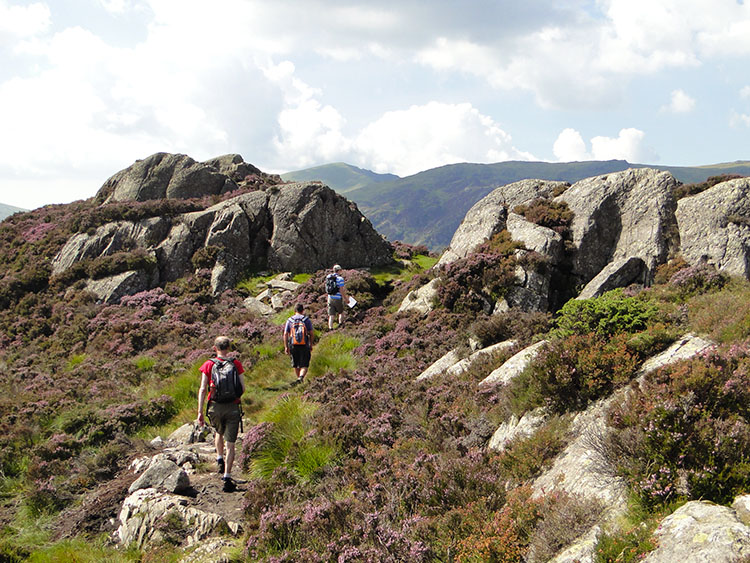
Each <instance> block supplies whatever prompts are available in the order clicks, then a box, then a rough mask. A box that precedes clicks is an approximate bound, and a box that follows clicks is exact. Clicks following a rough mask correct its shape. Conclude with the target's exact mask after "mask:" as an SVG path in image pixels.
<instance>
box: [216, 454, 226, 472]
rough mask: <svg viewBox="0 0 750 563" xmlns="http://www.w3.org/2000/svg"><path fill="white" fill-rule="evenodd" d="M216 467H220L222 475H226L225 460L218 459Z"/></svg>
mask: <svg viewBox="0 0 750 563" xmlns="http://www.w3.org/2000/svg"><path fill="white" fill-rule="evenodd" d="M216 465H218V466H219V473H220V474H222V475H224V467H225V465H224V458H222V459H217V460H216Z"/></svg>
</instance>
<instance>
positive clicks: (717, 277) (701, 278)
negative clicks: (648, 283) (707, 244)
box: [669, 263, 728, 301]
mask: <svg viewBox="0 0 750 563" xmlns="http://www.w3.org/2000/svg"><path fill="white" fill-rule="evenodd" d="M727 281H728V277H727V276H726V275H724V274H722V273H720V272H718V271H717V270H716V268H714V267H713V266H712V265H710V264H705V263H701V264H698V265H696V266H688V267H687V268H682V269H681V270H679V271H678V272H676V273H675V274H674V275H673V276H672V277H671V278H670V279H669V285H670V286H672V288H674V290H675V299H677V300H681V301H684V300H685V299H687V298H688V297H691V296H693V295H697V294H700V293H709V292H713V291H716V290H718V289H721V288H722V287H724V285H725V284H726V283H727Z"/></svg>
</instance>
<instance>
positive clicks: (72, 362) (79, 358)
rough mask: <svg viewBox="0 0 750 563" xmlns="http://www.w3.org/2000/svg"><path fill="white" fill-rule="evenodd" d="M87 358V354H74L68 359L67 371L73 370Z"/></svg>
mask: <svg viewBox="0 0 750 563" xmlns="http://www.w3.org/2000/svg"><path fill="white" fill-rule="evenodd" d="M85 359H86V354H73V355H72V356H71V357H70V358H69V359H68V364H67V365H66V366H65V369H66V371H72V370H73V369H74V368H75V367H76V366H78V365H80V364H82V363H83V361H84V360H85Z"/></svg>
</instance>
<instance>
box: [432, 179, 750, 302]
mask: <svg viewBox="0 0 750 563" xmlns="http://www.w3.org/2000/svg"><path fill="white" fill-rule="evenodd" d="M566 186H567V184H564V183H561V182H544V181H542V180H524V181H522V182H516V183H514V184H509V185H507V186H503V187H500V188H497V189H496V190H494V191H493V192H492V193H490V194H489V195H488V196H486V197H485V198H484V199H482V200H480V201H479V202H477V203H476V204H475V205H474V206H473V207H472V208H471V209H470V210H469V212H468V213H467V214H466V217H465V218H464V221H463V222H462V223H461V225H460V227H459V228H458V230H457V231H456V233H455V235H454V237H453V239H452V240H451V244H450V247H449V248H448V249H447V250H446V251H445V252H444V253H443V255H442V256H441V258H440V260H439V261H438V265H445V264H449V263H451V262H454V261H455V260H458V259H461V258H464V257H466V256H468V255H469V254H471V253H472V252H474V251H475V250H476V248H477V247H478V246H479V245H480V244H482V243H483V242H484V241H486V240H487V239H489V238H490V237H491V236H493V235H494V234H496V233H498V232H500V231H502V230H504V229H505V230H507V231H508V232H509V233H510V235H511V237H512V239H513V240H515V241H517V242H520V243H522V245H523V250H521V251H520V254H523V253H524V252H532V251H533V252H536V253H538V254H540V255H542V256H543V257H544V259H545V261H546V263H547V264H548V265H549V267H547V268H545V269H543V270H542V271H541V272H540V271H529V270H525V269H523V268H520V269H519V271H517V272H516V282H515V283H514V284H513V285H512V287H510V288H508V290H507V292H506V295H505V298H504V299H502V300H500V301H498V302H497V303H495V304H494V309H495V311H496V312H501V311H506V310H508V309H511V308H514V309H522V310H525V311H545V310H553V309H554V308H555V307H557V306H560V305H561V304H562V303H563V302H564V301H566V300H567V299H569V298H571V297H573V296H574V295H570V293H571V292H572V288H573V287H581V286H586V287H585V289H584V290H583V292H582V293H580V294H579V298H581V299H589V298H592V297H596V296H598V295H601V294H602V293H604V292H605V291H608V290H610V289H614V288H617V287H625V286H627V285H630V284H642V285H649V284H650V283H651V281H652V280H653V276H654V273H655V269H656V267H657V266H659V265H661V264H664V263H665V262H666V261H667V260H668V259H669V258H672V257H674V256H676V255H678V254H681V255H682V256H683V258H685V260H687V262H688V263H690V264H691V265H696V264H698V263H700V262H708V263H709V264H712V265H714V266H716V268H717V269H719V270H721V271H723V272H725V273H727V274H729V275H736V276H743V277H745V278H750V178H740V179H735V180H729V181H725V182H722V183H720V184H717V185H716V186H714V187H713V188H710V189H708V190H706V191H704V192H702V193H700V194H697V195H694V196H689V197H685V198H683V199H681V200H679V202H678V201H677V200H676V198H675V195H674V191H675V188H676V187H677V186H678V182H677V181H676V180H675V179H674V177H673V176H672V175H671V174H670V173H668V172H663V171H660V170H653V169H648V168H637V169H629V170H625V171H622V172H617V173H613V174H606V175H603V176H597V177H594V178H587V179H585V180H581V181H579V182H576V183H575V184H573V185H572V186H570V187H568V188H567V189H564V188H565V187H566ZM563 190H564V191H563ZM560 191H562V193H560V195H557V196H555V195H554V194H556V193H558V192H560ZM540 198H541V199H547V200H552V201H555V202H558V203H565V204H567V206H568V208H569V209H570V211H571V212H572V213H573V219H572V223H571V225H570V233H571V238H570V240H567V239H566V241H565V243H564V244H563V240H562V238H561V237H560V235H558V234H557V233H556V232H554V231H552V230H550V229H546V228H545V227H542V226H539V225H533V224H531V223H529V222H528V221H526V219H525V218H523V217H521V216H519V215H517V214H515V213H513V209H514V208H515V206H517V205H519V204H525V203H529V202H531V201H533V200H535V199H540ZM553 280H554V281H553ZM565 288H569V289H565Z"/></svg>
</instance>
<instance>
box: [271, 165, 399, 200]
mask: <svg viewBox="0 0 750 563" xmlns="http://www.w3.org/2000/svg"><path fill="white" fill-rule="evenodd" d="M281 177H282V178H283V179H284V180H286V181H288V182H305V181H311V180H320V181H321V182H323V183H324V184H326V185H327V186H328V187H330V188H333V189H334V190H336V191H337V192H339V193H342V194H343V193H347V192H350V191H352V190H356V189H358V188H361V187H364V186H368V185H372V184H378V183H381V182H387V181H390V180H398V179H399V177H398V176H396V175H394V174H377V173H375V172H371V171H370V170H364V169H362V168H357V167H356V166H352V165H351V164H345V163H343V162H335V163H333V164H324V165H323V166H316V167H314V168H307V169H305V170H297V171H294V172H287V173H286V174H282V175H281Z"/></svg>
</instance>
